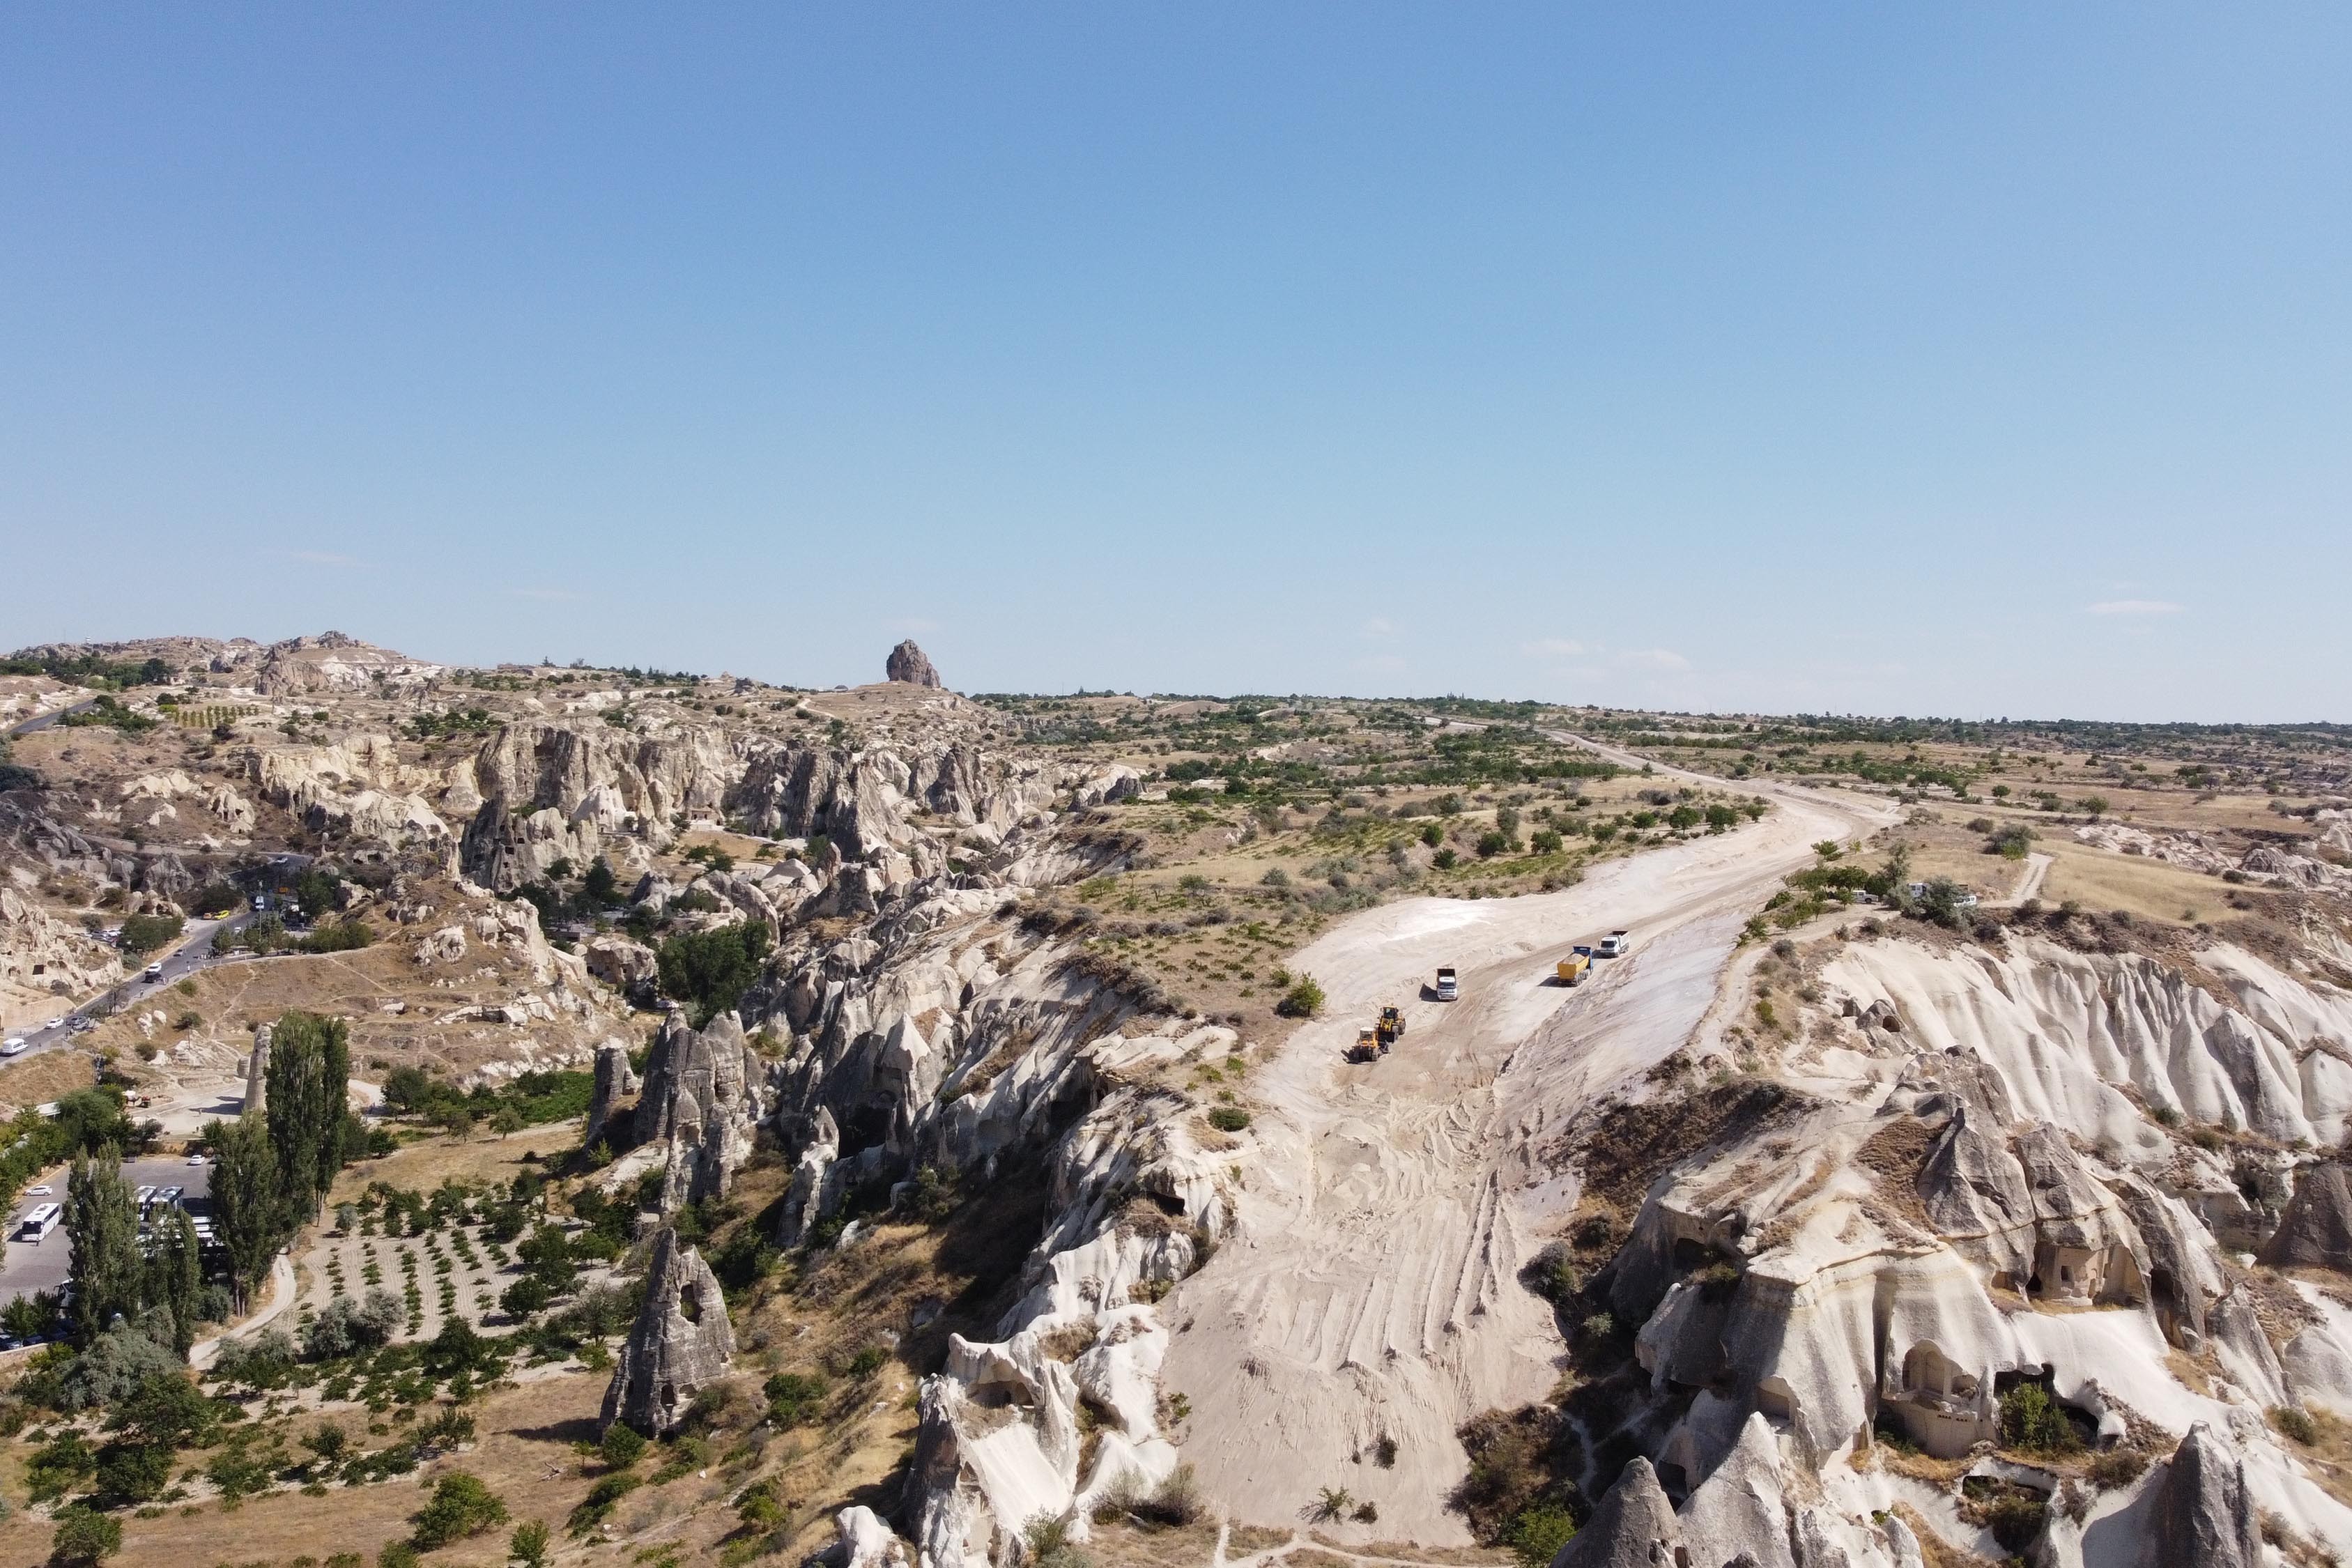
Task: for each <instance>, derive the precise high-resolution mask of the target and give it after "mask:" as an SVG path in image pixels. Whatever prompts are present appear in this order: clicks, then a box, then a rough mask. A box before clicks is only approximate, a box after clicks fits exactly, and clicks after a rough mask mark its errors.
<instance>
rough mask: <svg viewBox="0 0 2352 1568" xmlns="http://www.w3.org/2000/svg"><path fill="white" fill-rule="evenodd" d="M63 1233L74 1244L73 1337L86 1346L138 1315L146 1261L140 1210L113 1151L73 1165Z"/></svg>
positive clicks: (72, 1268) (85, 1158)
mask: <svg viewBox="0 0 2352 1568" xmlns="http://www.w3.org/2000/svg"><path fill="white" fill-rule="evenodd" d="M65 1224H66V1235H67V1237H69V1238H70V1239H71V1241H72V1244H73V1262H72V1264H71V1266H70V1269H71V1271H70V1273H69V1274H68V1278H69V1279H71V1280H72V1281H73V1286H74V1300H73V1337H74V1342H75V1343H77V1344H82V1345H87V1344H89V1342H90V1341H91V1340H93V1339H95V1338H96V1337H97V1336H98V1335H99V1333H100V1332H101V1331H103V1330H104V1329H105V1328H106V1326H107V1324H109V1323H110V1322H112V1321H114V1316H115V1314H116V1313H118V1312H120V1313H121V1314H122V1316H123V1317H124V1318H125V1319H129V1318H131V1317H133V1316H135V1315H136V1314H137V1313H138V1311H139V1298H140V1288H141V1287H142V1285H143V1284H144V1283H145V1274H146V1268H145V1260H144V1259H143V1258H142V1257H141V1256H140V1252H139V1206H138V1205H137V1204H136V1203H135V1202H133V1201H132V1196H131V1185H130V1184H129V1183H127V1182H125V1181H124V1180H123V1179H122V1162H121V1159H120V1158H119V1157H118V1156H116V1155H115V1153H114V1152H112V1151H111V1150H108V1151H106V1152H102V1153H100V1155H99V1156H98V1157H97V1158H96V1159H92V1158H90V1157H89V1156H87V1155H85V1156H83V1157H82V1158H80V1159H78V1160H76V1161H75V1162H74V1166H73V1175H72V1177H71V1178H70V1179H69V1180H68V1182H67V1184H66V1215H65Z"/></svg>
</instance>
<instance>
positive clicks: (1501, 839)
mask: <svg viewBox="0 0 2352 1568" xmlns="http://www.w3.org/2000/svg"><path fill="white" fill-rule="evenodd" d="M1509 847H1511V836H1510V835H1509V834H1507V833H1505V832H1504V831H1503V830H1502V829H1501V828H1499V827H1490V828H1488V829H1487V830H1486V832H1484V833H1481V834H1480V835H1478V858H1480V859H1481V860H1491V859H1493V858H1495V857H1496V856H1497V855H1500V854H1501V853H1502V852H1503V851H1504V850H1506V849H1508V848H1509Z"/></svg>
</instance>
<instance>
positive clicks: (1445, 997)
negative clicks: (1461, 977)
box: [1437, 964, 1462, 1002]
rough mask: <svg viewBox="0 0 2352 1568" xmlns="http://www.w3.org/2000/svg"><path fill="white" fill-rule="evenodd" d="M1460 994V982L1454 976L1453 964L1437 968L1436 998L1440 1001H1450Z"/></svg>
mask: <svg viewBox="0 0 2352 1568" xmlns="http://www.w3.org/2000/svg"><path fill="white" fill-rule="evenodd" d="M1461 994H1462V987H1461V984H1460V983H1459V982H1458V981H1456V980H1455V979H1454V966H1453V965H1452V964H1448V965H1446V966H1445V967H1444V968H1443V969H1441V970H1439V971H1438V972H1437V999H1438V1000H1439V1001H1440V1002H1451V1001H1453V1000H1454V998H1455V997H1457V996H1459V995H1461Z"/></svg>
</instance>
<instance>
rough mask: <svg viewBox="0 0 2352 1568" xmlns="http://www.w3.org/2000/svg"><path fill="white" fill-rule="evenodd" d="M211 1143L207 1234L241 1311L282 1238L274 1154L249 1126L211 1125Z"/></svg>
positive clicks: (263, 1132) (265, 1135)
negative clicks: (216, 1241) (221, 1254)
mask: <svg viewBox="0 0 2352 1568" xmlns="http://www.w3.org/2000/svg"><path fill="white" fill-rule="evenodd" d="M272 1065H273V1066H274V1065H275V1064H274V1063H273V1064H272ZM271 1092H272V1093H273V1094H274V1093H275V1092H276V1090H275V1089H274V1088H273V1089H272V1090H271ZM211 1141H212V1146H213V1192H212V1196H213V1230H214V1232H215V1234H216V1235H217V1236H218V1237H220V1243H221V1247H222V1248H223V1249H224V1250H225V1251H226V1252H227V1254H228V1274H229V1293H230V1295H231V1296H232V1297H233V1298H234V1299H235V1300H236V1308H237V1310H239V1311H243V1310H245V1306H246V1303H247V1300H249V1299H250V1297H251V1294H252V1291H253V1287H254V1286H255V1285H256V1284H257V1283H258V1282H259V1280H260V1279H261V1277H262V1276H263V1275H264V1274H266V1273H268V1269H269V1260H270V1258H272V1257H273V1256H275V1255H276V1253H277V1251H278V1247H279V1245H280V1244H281V1243H282V1242H283V1240H284V1239H285V1236H286V1231H285V1228H284V1226H285V1216H286V1204H285V1199H284V1195H283V1190H282V1183H281V1182H280V1180H279V1177H278V1152H277V1150H276V1149H275V1148H274V1147H273V1146H272V1144H271V1142H270V1139H269V1131H268V1128H266V1127H264V1126H262V1125H261V1124H260V1123H258V1122H256V1121H249V1120H248V1121H226V1122H222V1121H215V1122H214V1123H213V1125H212V1129H211Z"/></svg>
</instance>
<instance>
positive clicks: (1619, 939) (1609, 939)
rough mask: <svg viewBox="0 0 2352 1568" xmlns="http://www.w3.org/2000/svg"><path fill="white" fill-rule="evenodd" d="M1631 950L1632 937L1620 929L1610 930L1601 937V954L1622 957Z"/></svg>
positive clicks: (1602, 955) (1608, 956)
mask: <svg viewBox="0 0 2352 1568" xmlns="http://www.w3.org/2000/svg"><path fill="white" fill-rule="evenodd" d="M1629 952H1633V937H1631V936H1630V935H1628V934H1627V933H1626V932H1624V931H1611V932H1610V933H1609V934H1608V935H1607V936H1604V937H1602V938H1601V957H1603V958H1622V957H1624V956H1625V955H1626V954H1627V953H1629Z"/></svg>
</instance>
